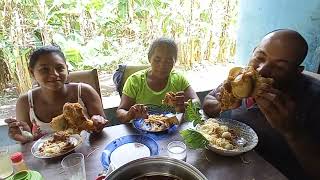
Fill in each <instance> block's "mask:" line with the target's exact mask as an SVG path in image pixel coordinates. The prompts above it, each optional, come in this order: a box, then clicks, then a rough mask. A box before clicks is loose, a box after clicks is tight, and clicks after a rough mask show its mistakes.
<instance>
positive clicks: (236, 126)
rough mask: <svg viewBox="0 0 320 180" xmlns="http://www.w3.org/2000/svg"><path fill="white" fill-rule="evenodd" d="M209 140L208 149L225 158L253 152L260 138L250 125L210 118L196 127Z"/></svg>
mask: <svg viewBox="0 0 320 180" xmlns="http://www.w3.org/2000/svg"><path fill="white" fill-rule="evenodd" d="M196 130H197V131H198V132H200V133H201V134H202V135H203V136H204V137H205V138H206V139H207V140H208V142H209V143H208V145H207V148H208V149H210V150H212V151H214V152H216V153H217V154H220V155H223V156H235V155H239V154H241V153H244V152H247V151H250V150H252V149H253V148H254V147H255V146H256V145H257V144H258V136H257V134H256V133H255V131H254V130H253V129H252V128H251V127H249V126H248V125H246V124H244V123H241V122H239V121H236V120H232V119H213V118H210V119H208V120H206V121H205V122H204V123H202V124H198V125H197V126H196Z"/></svg>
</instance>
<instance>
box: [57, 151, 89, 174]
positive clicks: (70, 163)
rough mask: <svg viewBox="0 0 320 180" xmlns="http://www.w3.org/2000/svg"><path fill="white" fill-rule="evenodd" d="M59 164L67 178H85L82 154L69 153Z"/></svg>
mask: <svg viewBox="0 0 320 180" xmlns="http://www.w3.org/2000/svg"><path fill="white" fill-rule="evenodd" d="M61 166H62V167H63V170H64V172H65V173H66V174H67V176H68V179H69V180H86V168H85V165H84V156H83V154H81V153H73V154H69V155H68V156H66V157H65V158H63V159H62V161H61Z"/></svg>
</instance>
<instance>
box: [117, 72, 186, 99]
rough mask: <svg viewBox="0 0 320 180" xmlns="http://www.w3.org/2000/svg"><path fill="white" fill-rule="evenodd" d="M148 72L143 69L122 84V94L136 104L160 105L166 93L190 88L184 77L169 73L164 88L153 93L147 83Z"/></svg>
mask: <svg viewBox="0 0 320 180" xmlns="http://www.w3.org/2000/svg"><path fill="white" fill-rule="evenodd" d="M149 70H150V69H145V70H141V71H138V72H136V73H134V74H132V75H131V76H130V77H129V78H128V79H127V81H126V83H125V84H124V88H123V94H125V95H127V96H129V97H130V98H132V99H134V100H135V102H136V103H137V104H154V105H161V103H162V100H163V99H164V96H165V95H166V93H167V92H179V91H184V90H186V89H187V88H188V87H189V86H190V84H189V82H188V81H187V79H186V78H185V77H183V76H182V75H181V74H179V73H177V72H175V71H171V73H170V75H169V79H168V83H167V85H166V87H165V88H164V89H162V90H161V91H159V92H157V91H153V90H152V89H151V88H150V87H149V86H148V83H147V73H148V71H149Z"/></svg>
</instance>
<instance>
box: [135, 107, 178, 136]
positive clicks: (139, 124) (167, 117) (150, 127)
mask: <svg viewBox="0 0 320 180" xmlns="http://www.w3.org/2000/svg"><path fill="white" fill-rule="evenodd" d="M147 107H148V108H147V110H148V114H149V115H148V118H146V119H144V118H137V119H135V120H133V122H132V124H133V126H134V127H135V128H136V129H138V130H142V131H146V132H154V133H157V132H165V131H167V130H169V129H170V128H172V127H173V126H175V125H178V124H179V119H180V118H181V117H180V116H179V114H176V113H175V112H174V111H170V110H169V109H167V108H166V107H163V106H155V105H153V106H147ZM179 117H180V118H179Z"/></svg>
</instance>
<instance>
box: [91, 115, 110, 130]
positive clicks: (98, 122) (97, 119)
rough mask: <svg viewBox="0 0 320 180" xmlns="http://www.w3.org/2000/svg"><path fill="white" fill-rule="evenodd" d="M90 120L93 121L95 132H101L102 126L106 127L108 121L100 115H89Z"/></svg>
mask: <svg viewBox="0 0 320 180" xmlns="http://www.w3.org/2000/svg"><path fill="white" fill-rule="evenodd" d="M91 120H92V121H93V125H94V126H95V128H96V130H95V131H94V132H95V133H99V132H101V131H102V130H103V128H104V127H106V125H107V124H108V123H109V121H108V120H106V119H105V118H104V117H102V116H100V115H93V116H92V117H91Z"/></svg>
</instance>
